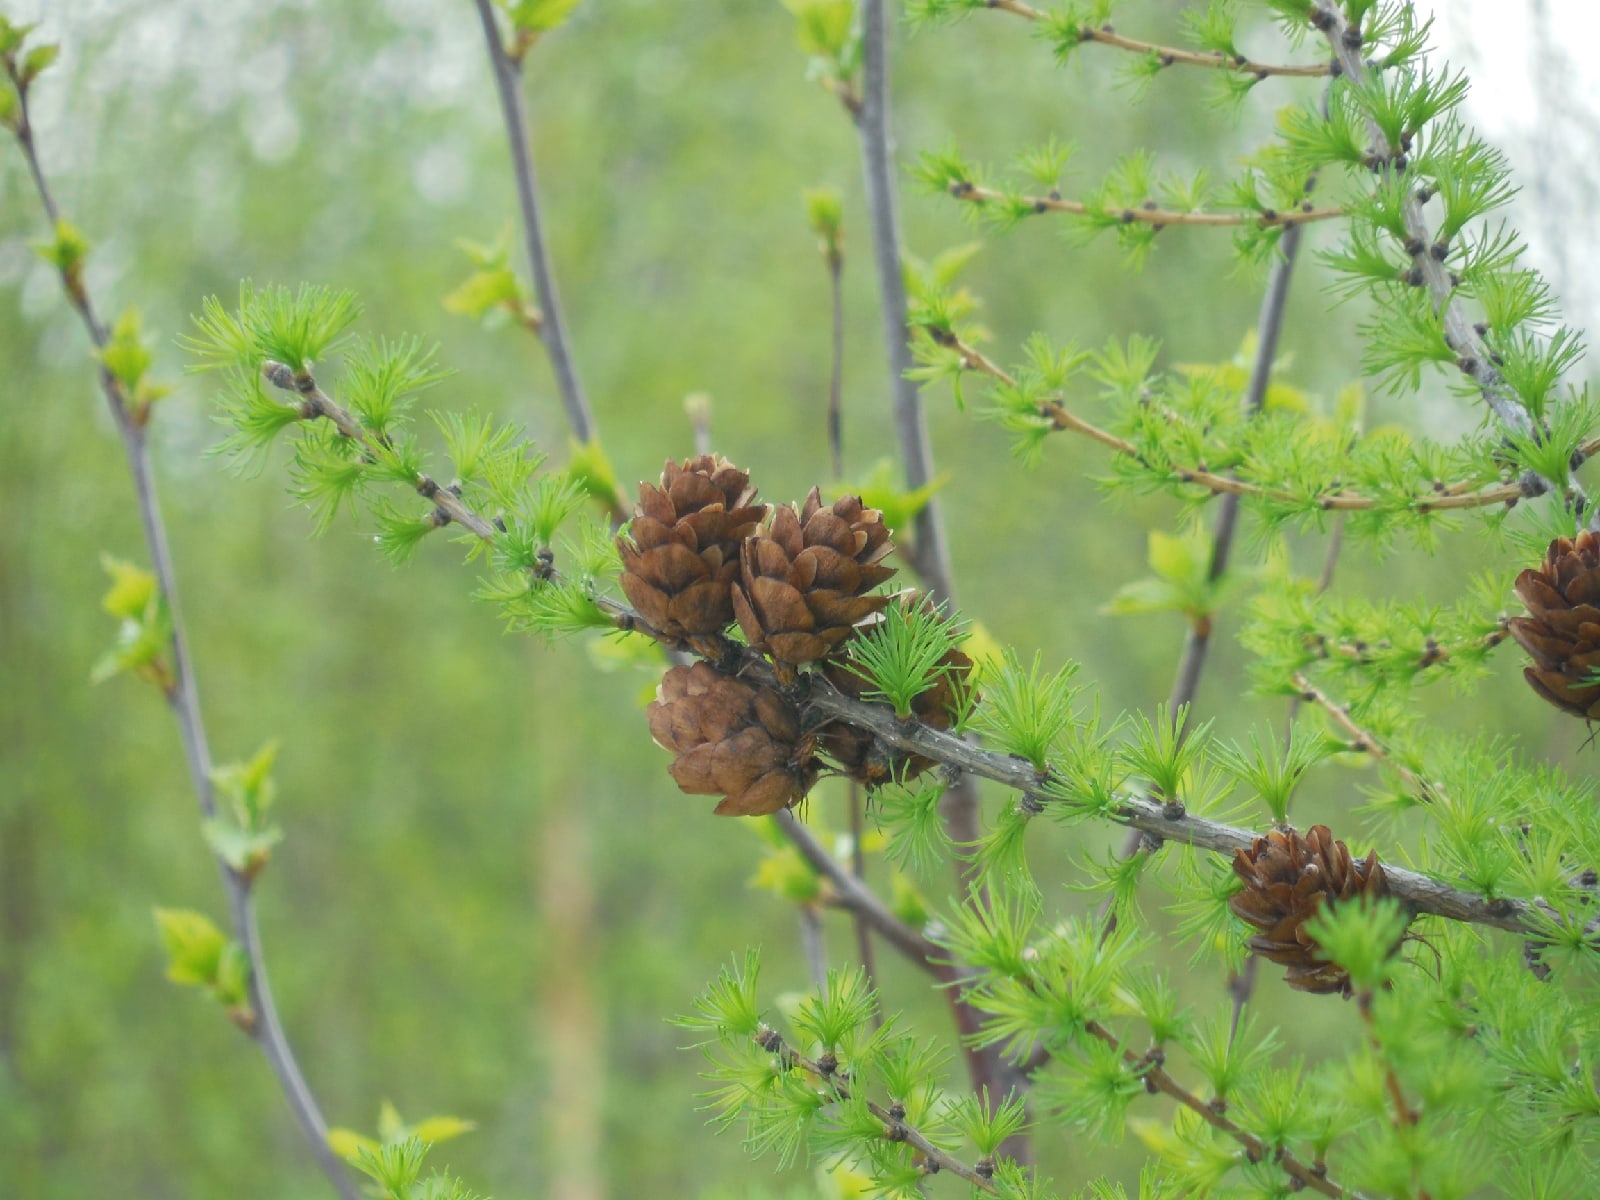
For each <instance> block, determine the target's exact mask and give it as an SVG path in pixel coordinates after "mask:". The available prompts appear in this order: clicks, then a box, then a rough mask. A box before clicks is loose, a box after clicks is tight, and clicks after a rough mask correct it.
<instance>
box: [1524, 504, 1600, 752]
mask: <svg viewBox="0 0 1600 1200" xmlns="http://www.w3.org/2000/svg"><path fill="white" fill-rule="evenodd" d="M1516 587H1517V595H1519V596H1521V597H1522V602H1523V603H1524V604H1526V605H1527V606H1528V615H1527V616H1525V617H1514V618H1512V620H1511V623H1510V628H1511V636H1512V637H1514V638H1516V639H1517V644H1518V645H1520V646H1521V647H1522V648H1523V649H1524V650H1526V651H1527V652H1528V653H1529V654H1530V655H1531V656H1532V657H1533V666H1531V667H1524V668H1523V670H1522V677H1523V678H1524V679H1526V680H1527V681H1528V683H1529V684H1530V685H1531V686H1532V688H1533V690H1534V691H1536V692H1538V693H1539V694H1540V695H1541V696H1543V697H1544V698H1545V699H1546V700H1548V701H1550V703H1551V704H1554V705H1555V706H1556V707H1557V708H1561V709H1565V710H1566V711H1567V712H1569V713H1571V714H1572V715H1573V716H1575V717H1582V718H1584V720H1587V721H1592V720H1596V719H1600V683H1591V682H1589V676H1590V675H1591V674H1592V673H1594V671H1595V669H1596V668H1600V539H1597V538H1596V537H1595V535H1594V534H1592V533H1590V532H1589V531H1588V530H1587V529H1586V530H1584V531H1583V532H1582V533H1580V534H1579V535H1578V536H1577V537H1576V538H1557V539H1556V540H1555V541H1553V542H1551V543H1550V549H1549V550H1548V551H1546V552H1545V556H1544V562H1543V563H1542V564H1541V565H1540V566H1538V567H1536V568H1530V569H1529V570H1526V571H1524V572H1522V574H1520V575H1518V576H1517V584H1516Z"/></svg>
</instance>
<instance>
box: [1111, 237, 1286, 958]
mask: <svg viewBox="0 0 1600 1200" xmlns="http://www.w3.org/2000/svg"><path fill="white" fill-rule="evenodd" d="M1303 232H1304V231H1303V229H1302V227H1301V226H1299V225H1294V226H1291V227H1289V228H1288V229H1285V230H1284V231H1283V238H1282V240H1281V241H1280V242H1279V250H1280V254H1279V257H1278V259H1277V260H1276V261H1275V262H1274V263H1273V264H1272V272H1271V274H1270V275H1269V276H1268V278H1267V290H1266V293H1265V295H1263V296H1262V298H1261V315H1260V317H1259V318H1258V319H1257V321H1256V356H1255V359H1254V360H1253V361H1252V362H1251V364H1250V380H1249V383H1248V384H1247V386H1246V388H1245V394H1244V399H1243V400H1242V401H1240V408H1241V409H1242V410H1243V411H1244V412H1245V413H1247V414H1252V415H1253V414H1255V413H1258V412H1260V411H1261V406H1262V405H1263V404H1264V403H1265V402H1266V398H1267V386H1268V385H1269V384H1270V383H1271V382H1272V363H1273V360H1274V359H1276V358H1277V357H1278V342H1279V340H1280V338H1281V336H1282V334H1283V314H1284V310H1285V309H1286V308H1287V307H1288V303H1289V284H1290V283H1291V282H1292V281H1293V279H1294V265H1295V260H1296V259H1297V258H1298V257H1299V253H1300V239H1301V237H1302V236H1303ZM1238 525H1239V496H1238V493H1236V492H1227V493H1225V494H1224V495H1223V497H1222V499H1221V500H1219V501H1218V507H1217V524H1216V528H1215V530H1214V531H1213V532H1212V535H1211V567H1210V571H1209V573H1208V577H1209V578H1210V579H1211V581H1212V582H1213V583H1214V582H1216V581H1217V580H1218V579H1221V578H1222V574H1223V572H1224V571H1226V570H1227V569H1228V557H1229V555H1230V554H1231V553H1232V552H1233V539H1234V536H1235V533H1236V532H1237V530H1238ZM1211 632H1212V617H1211V614H1209V613H1208V614H1205V615H1203V616H1201V617H1200V618H1199V619H1198V620H1196V621H1194V622H1193V623H1192V624H1191V625H1190V626H1189V632H1188V633H1187V634H1186V635H1185V637H1184V639H1183V656H1182V657H1181V658H1180V659H1179V660H1178V673H1177V675H1176V676H1175V677H1174V678H1173V681H1172V692H1171V693H1170V695H1169V696H1168V698H1167V710H1168V711H1169V712H1170V713H1173V714H1174V715H1175V714H1176V713H1177V711H1178V709H1180V708H1182V707H1183V706H1184V705H1187V704H1193V703H1194V698H1195V695H1196V694H1197V693H1198V692H1199V690H1200V674H1201V672H1202V671H1204V670H1205V665H1206V656H1207V653H1208V652H1209V651H1210V649H1211ZM1184 725H1185V728H1187V726H1188V717H1187V716H1185V718H1184ZM1144 837H1145V834H1144V833H1143V832H1141V831H1140V830H1137V829H1132V830H1129V832H1128V836H1127V838H1125V839H1124V841H1123V843H1122V857H1123V858H1131V857H1133V855H1135V854H1137V853H1138V852H1139V846H1140V845H1141V844H1142V842H1143V840H1144ZM1102 919H1103V920H1105V922H1106V929H1107V931H1108V932H1109V931H1110V930H1111V929H1113V928H1115V922H1114V919H1113V918H1112V917H1111V916H1110V915H1109V904H1108V905H1107V906H1105V907H1104V908H1103V909H1102Z"/></svg>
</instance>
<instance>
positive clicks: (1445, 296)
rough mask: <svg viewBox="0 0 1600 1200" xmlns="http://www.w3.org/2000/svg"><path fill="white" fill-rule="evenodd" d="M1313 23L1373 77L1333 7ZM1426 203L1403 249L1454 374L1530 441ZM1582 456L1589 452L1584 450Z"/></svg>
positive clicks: (1409, 215) (1400, 151) (1378, 136)
mask: <svg viewBox="0 0 1600 1200" xmlns="http://www.w3.org/2000/svg"><path fill="white" fill-rule="evenodd" d="M1311 23H1312V24H1313V25H1314V26H1316V28H1317V29H1319V30H1320V31H1321V32H1322V33H1323V34H1324V36H1326V38H1327V39H1328V44H1329V45H1330V46H1332V48H1333V54H1334V61H1335V62H1336V63H1337V64H1338V66H1339V70H1340V73H1341V74H1343V75H1344V76H1346V77H1347V78H1348V79H1349V80H1350V82H1351V83H1352V84H1354V85H1360V84H1362V83H1364V82H1365V81H1366V80H1367V79H1368V78H1369V77H1370V76H1371V73H1372V69H1371V68H1370V67H1369V66H1368V64H1367V62H1366V60H1365V59H1364V58H1363V57H1362V55H1361V46H1362V37H1361V31H1360V30H1359V29H1357V28H1355V27H1354V26H1352V25H1351V24H1350V23H1349V21H1348V20H1346V18H1345V14H1344V12H1343V11H1342V10H1341V9H1340V8H1339V7H1338V5H1337V4H1333V3H1325V2H1324V0H1318V5H1317V7H1316V8H1315V9H1314V10H1313V13H1312V16H1311ZM1367 127H1368V133H1369V135H1370V136H1371V138H1372V147H1373V149H1372V162H1373V163H1374V164H1375V166H1376V168H1377V169H1378V170H1379V171H1398V170H1401V169H1403V165H1404V164H1403V162H1398V163H1397V160H1400V159H1402V158H1403V155H1404V148H1403V147H1400V146H1391V145H1389V141H1388V138H1387V137H1386V136H1385V135H1384V133H1383V131H1382V130H1381V129H1380V128H1379V127H1378V124H1377V122H1376V121H1375V120H1373V119H1372V118H1371V117H1368V119H1367ZM1425 202H1426V201H1425V199H1424V196H1423V195H1422V194H1419V192H1418V191H1417V189H1411V190H1410V191H1409V192H1408V194H1407V196H1406V199H1405V203H1404V205H1403V206H1402V208H1401V217H1402V220H1403V222H1404V225H1405V230H1406V239H1405V242H1404V245H1403V247H1402V248H1403V249H1404V250H1405V253H1406V254H1407V255H1408V256H1409V257H1410V259H1411V269H1412V273H1413V275H1414V276H1415V278H1417V279H1419V280H1420V281H1421V283H1422V286H1423V287H1425V288H1427V290H1428V294H1429V295H1430V296H1431V297H1432V298H1433V306H1434V311H1435V312H1436V313H1437V314H1438V317H1439V322H1440V324H1441V325H1442V327H1443V329H1444V338H1445V342H1446V344H1448V345H1449V346H1450V347H1451V349H1453V350H1454V351H1455V352H1456V366H1457V368H1458V369H1459V370H1460V371H1461V373H1462V374H1463V375H1465V376H1466V377H1467V378H1469V379H1471V380H1472V382H1473V383H1474V384H1476V385H1477V387H1478V390H1479V392H1481V393H1482V395H1483V399H1484V403H1485V404H1487V405H1488V407H1489V410H1490V411H1491V412H1492V413H1494V415H1495V417H1496V418H1497V419H1498V420H1499V421H1500V423H1501V424H1502V425H1504V426H1505V427H1506V428H1507V429H1509V430H1511V431H1512V432H1513V433H1517V434H1520V435H1522V436H1524V437H1526V436H1530V435H1532V434H1534V432H1535V430H1534V422H1533V418H1532V417H1531V416H1530V415H1529V413H1528V410H1527V409H1526V408H1525V407H1523V405H1522V402H1521V401H1520V400H1518V399H1517V397H1516V396H1515V395H1514V394H1513V393H1512V390H1511V388H1510V387H1509V386H1508V385H1507V384H1506V381H1505V378H1504V376H1502V375H1501V373H1500V370H1499V368H1498V367H1496V366H1495V355H1494V352H1493V351H1492V350H1491V349H1490V348H1489V346H1488V345H1487V344H1486V343H1485V341H1484V339H1483V335H1482V334H1480V333H1479V332H1478V330H1477V329H1476V328H1475V327H1474V326H1473V323H1472V322H1471V321H1470V320H1469V319H1468V318H1467V315H1466V313H1465V312H1463V311H1462V308H1461V306H1460V305H1459V304H1457V303H1456V302H1455V292H1456V285H1455V281H1454V280H1453V279H1452V278H1451V274H1450V270H1449V268H1448V267H1446V266H1445V263H1444V250H1443V249H1441V248H1440V245H1439V243H1437V242H1436V240H1435V238H1434V236H1433V230H1432V229H1430V228H1429V226H1428V220H1427V217H1426V216H1425V215H1424V214H1423V211H1422V210H1423V205H1424V203H1425ZM1584 450H1585V452H1587V450H1588V444H1586V446H1585V447H1584ZM1529 474H1530V475H1531V474H1533V473H1532V472H1529ZM1535 479H1537V481H1538V483H1539V485H1540V489H1541V490H1542V491H1546V492H1550V493H1552V494H1555V495H1565V496H1566V498H1567V499H1568V502H1569V503H1572V504H1573V505H1574V506H1575V508H1576V510H1577V512H1579V513H1580V514H1581V513H1583V512H1586V511H1588V509H1589V503H1588V499H1587V497H1585V496H1584V494H1583V492H1582V490H1581V489H1579V488H1577V486H1576V485H1575V484H1572V485H1568V487H1566V488H1562V487H1558V486H1557V485H1556V484H1555V482H1554V481H1552V480H1550V479H1547V478H1545V477H1543V476H1535ZM1590 519H1591V521H1593V520H1600V511H1596V512H1593V513H1591V514H1590Z"/></svg>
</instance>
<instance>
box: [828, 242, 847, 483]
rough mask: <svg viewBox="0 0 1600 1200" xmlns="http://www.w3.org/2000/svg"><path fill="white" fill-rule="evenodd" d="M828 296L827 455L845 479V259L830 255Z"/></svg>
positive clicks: (833, 250)
mask: <svg viewBox="0 0 1600 1200" xmlns="http://www.w3.org/2000/svg"><path fill="white" fill-rule="evenodd" d="M828 297H829V301H830V304H831V307H832V309H833V340H832V350H833V362H832V364H831V365H830V366H829V368H828V456H829V458H830V459H831V460H832V462H833V477H834V479H835V480H839V479H843V478H844V411H843V406H844V256H843V255H841V254H840V253H839V252H838V250H837V248H830V251H829V254H828Z"/></svg>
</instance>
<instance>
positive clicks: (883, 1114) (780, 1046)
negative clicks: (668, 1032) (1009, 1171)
mask: <svg viewBox="0 0 1600 1200" xmlns="http://www.w3.org/2000/svg"><path fill="white" fill-rule="evenodd" d="M755 1040H756V1044H757V1045H759V1046H760V1047H761V1048H762V1049H763V1050H765V1051H767V1052H768V1053H769V1054H773V1055H775V1056H777V1058H778V1061H779V1062H780V1063H783V1064H785V1065H787V1066H791V1067H799V1068H801V1069H802V1070H805V1071H809V1072H810V1073H811V1074H813V1075H815V1076H816V1077H817V1078H818V1079H820V1080H821V1081H822V1082H823V1084H824V1085H825V1086H826V1087H827V1089H828V1091H829V1093H830V1094H832V1095H833V1096H834V1097H835V1098H837V1099H839V1100H849V1099H850V1098H851V1092H850V1088H849V1086H848V1085H847V1084H846V1083H845V1081H844V1080H842V1079H840V1078H839V1071H838V1068H837V1067H834V1068H832V1069H830V1068H828V1067H827V1066H825V1065H824V1064H822V1063H820V1062H816V1061H814V1060H813V1059H809V1058H807V1057H806V1056H805V1055H803V1054H801V1053H800V1052H799V1051H798V1050H796V1049H794V1047H792V1046H790V1045H789V1044H788V1043H787V1042H785V1041H784V1040H783V1035H782V1034H780V1033H778V1032H777V1031H776V1030H774V1029H771V1028H769V1027H767V1026H765V1025H763V1026H762V1027H761V1028H760V1029H759V1030H757V1031H756V1034H755ZM864 1103H865V1104H866V1106H867V1111H868V1112H870V1113H871V1114H872V1115H873V1116H875V1117H877V1118H878V1120H880V1121H882V1122H883V1134H882V1136H883V1138H884V1140H885V1141H890V1142H904V1143H905V1144H906V1145H907V1146H911V1147H913V1148H914V1149H916V1150H919V1151H921V1152H922V1154H923V1155H924V1156H925V1157H926V1158H927V1160H928V1162H929V1163H931V1164H934V1165H935V1166H936V1167H937V1169H938V1170H939V1171H948V1172H949V1173H950V1174H952V1175H956V1176H959V1177H960V1178H962V1179H965V1180H966V1181H967V1182H968V1183H970V1184H971V1185H972V1186H973V1187H975V1188H977V1189H978V1190H979V1191H983V1192H987V1193H988V1194H989V1195H991V1196H998V1195H999V1194H1000V1189H999V1188H998V1187H996V1186H995V1184H994V1180H993V1179H992V1178H991V1176H992V1175H993V1173H994V1172H993V1169H992V1166H991V1168H990V1170H989V1173H988V1174H985V1173H984V1172H982V1171H980V1170H978V1169H977V1168H976V1167H973V1166H968V1165H967V1164H966V1163H964V1162H962V1161H961V1160H960V1159H959V1158H956V1157H955V1156H954V1155H952V1154H951V1153H950V1152H949V1151H947V1150H944V1149H942V1148H941V1147H939V1146H936V1145H935V1144H934V1143H933V1142H931V1141H930V1140H929V1139H928V1137H927V1135H926V1134H924V1133H923V1132H922V1131H921V1130H919V1129H917V1127H916V1126H914V1125H910V1124H907V1122H906V1119H905V1115H904V1114H903V1113H901V1114H899V1115H896V1114H895V1113H894V1112H891V1111H890V1110H889V1109H887V1108H885V1107H884V1106H883V1105H881V1104H879V1103H878V1102H877V1101H875V1100H866V1101H864Z"/></svg>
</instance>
